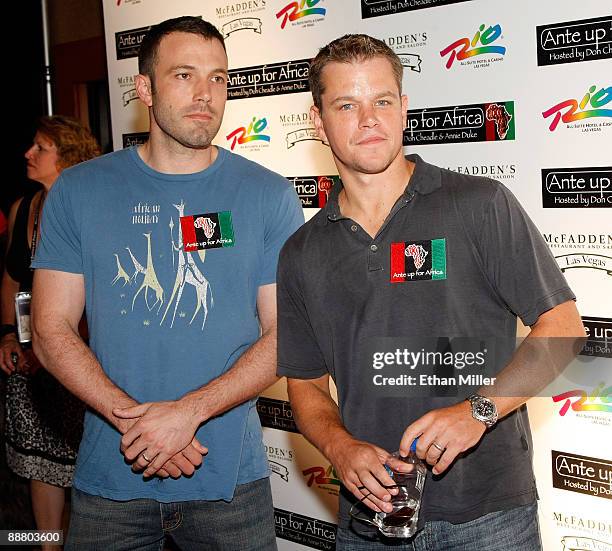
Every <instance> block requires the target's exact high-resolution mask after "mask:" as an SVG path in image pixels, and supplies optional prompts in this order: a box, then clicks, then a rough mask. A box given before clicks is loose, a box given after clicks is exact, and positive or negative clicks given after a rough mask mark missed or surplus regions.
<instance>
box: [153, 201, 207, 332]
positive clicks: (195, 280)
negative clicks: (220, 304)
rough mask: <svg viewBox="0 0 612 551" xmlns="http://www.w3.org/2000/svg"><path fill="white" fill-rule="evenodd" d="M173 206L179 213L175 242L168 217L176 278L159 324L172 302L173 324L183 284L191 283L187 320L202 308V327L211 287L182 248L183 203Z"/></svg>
mask: <svg viewBox="0 0 612 551" xmlns="http://www.w3.org/2000/svg"><path fill="white" fill-rule="evenodd" d="M174 207H175V208H176V209H177V210H178V215H179V224H178V240H177V244H175V243H174V235H173V230H174V220H173V219H172V218H170V224H169V227H170V238H171V240H172V254H173V257H172V262H173V263H174V252H176V253H177V255H178V262H177V268H176V279H175V281H174V288H173V289H172V295H171V296H170V300H169V301H168V304H167V305H166V310H165V312H164V315H163V317H162V320H161V322H160V325H161V324H162V323H164V320H165V319H166V315H167V314H168V311H169V310H170V307H171V306H172V303H173V302H174V310H173V312H172V321H171V322H170V327H173V326H174V319H175V317H176V310H177V308H178V305H179V303H180V301H181V297H182V295H183V291H184V289H185V285H187V284H189V285H192V286H193V287H194V289H195V292H196V301H197V302H196V308H195V311H194V313H193V316H192V317H191V320H190V321H189V324H190V325H191V324H192V323H193V321H194V320H195V318H196V316H197V314H198V312H199V311H200V309H202V314H203V316H202V329H204V325H205V323H206V318H207V317H208V295H209V294H210V306H214V301H213V296H212V289H211V288H210V284H209V283H208V280H207V279H206V278H205V277H204V275H203V274H202V272H201V271H200V269H199V268H198V266H197V264H196V263H195V260H194V259H193V256H192V255H191V253H188V252H186V251H185V250H184V247H183V232H182V229H181V224H180V218H181V217H182V216H184V213H185V203H184V202H183V201H181V203H180V204H179V205H174Z"/></svg>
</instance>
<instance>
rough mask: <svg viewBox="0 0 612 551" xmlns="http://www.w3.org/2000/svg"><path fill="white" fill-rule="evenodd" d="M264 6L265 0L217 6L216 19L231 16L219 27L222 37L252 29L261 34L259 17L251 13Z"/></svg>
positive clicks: (256, 12) (260, 9)
mask: <svg viewBox="0 0 612 551" xmlns="http://www.w3.org/2000/svg"><path fill="white" fill-rule="evenodd" d="M265 8H266V0H248V1H245V2H236V3H234V4H227V5H225V6H217V7H216V8H215V15H216V16H217V18H218V19H220V20H223V19H230V18H231V21H228V22H227V23H223V24H222V25H221V26H220V28H219V30H220V31H221V34H223V38H226V39H227V38H229V37H230V36H231V35H232V34H233V33H235V32H238V31H253V32H254V33H255V34H259V35H261V33H262V26H263V25H262V21H261V19H260V18H259V17H253V15H255V14H259V13H260V12H262V11H264V10H265Z"/></svg>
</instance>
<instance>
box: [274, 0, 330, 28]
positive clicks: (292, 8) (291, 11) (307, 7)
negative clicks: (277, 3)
mask: <svg viewBox="0 0 612 551" xmlns="http://www.w3.org/2000/svg"><path fill="white" fill-rule="evenodd" d="M319 2H321V0H301V1H300V2H291V3H289V4H287V5H286V6H285V7H284V8H283V9H282V10H280V11H279V12H278V13H277V14H276V19H282V21H281V29H284V28H285V26H286V25H287V21H291V22H292V23H294V22H295V21H297V20H298V19H301V18H302V17H308V16H309V15H321V16H325V13H326V11H327V10H326V9H325V8H313V6H316V5H317V4H318V3H319ZM321 19H322V17H321V18H319V19H317V20H315V21H311V22H310V25H312V24H314V23H315V22H317V21H320V20H321ZM310 25H308V26H310Z"/></svg>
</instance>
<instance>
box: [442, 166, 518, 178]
mask: <svg viewBox="0 0 612 551" xmlns="http://www.w3.org/2000/svg"><path fill="white" fill-rule="evenodd" d="M446 168H447V169H448V170H452V171H453V172H457V173H459V174H470V175H472V176H486V177H488V178H495V179H496V180H514V179H515V177H516V171H517V167H516V164H514V163H508V164H498V165H460V166H447V167H446Z"/></svg>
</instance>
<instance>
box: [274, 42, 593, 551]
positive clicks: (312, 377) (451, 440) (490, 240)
mask: <svg viewBox="0 0 612 551" xmlns="http://www.w3.org/2000/svg"><path fill="white" fill-rule="evenodd" d="M401 79H402V66H401V63H400V61H399V59H398V58H397V56H396V55H395V54H394V53H393V52H392V51H391V50H390V49H389V48H388V47H387V46H386V45H385V44H384V43H383V42H381V41H379V40H376V39H373V38H370V37H367V36H365V35H348V36H345V37H342V38H340V39H338V40H335V41H333V42H331V43H330V44H329V45H327V46H325V47H324V48H322V49H321V50H320V52H319V54H318V55H317V56H316V58H315V59H314V61H313V63H312V65H311V69H310V85H311V90H312V93H313V97H314V106H313V107H312V110H311V113H312V116H313V120H314V123H315V126H316V129H317V132H318V134H319V136H320V137H321V139H323V140H324V141H325V142H327V143H329V145H330V147H331V150H332V153H333V156H334V160H335V162H336V166H337V168H338V171H339V174H340V177H341V179H342V186H336V187H334V189H333V190H332V192H331V194H330V199H329V202H328V204H327V205H326V207H325V208H324V209H322V210H321V211H320V212H319V213H318V214H317V215H316V216H315V217H314V218H313V219H312V220H311V221H310V222H308V223H307V224H306V225H304V226H302V228H300V229H299V230H298V231H297V232H296V233H295V234H294V235H293V236H292V237H291V238H290V239H289V241H287V243H286V245H285V247H284V249H283V251H282V252H281V258H280V262H279V267H278V277H277V284H278V287H277V293H278V297H277V299H278V319H279V323H278V324H279V337H278V338H279V345H278V365H279V368H278V374H279V375H286V376H287V377H288V390H289V397H290V400H291V403H292V406H293V411H294V415H295V418H296V421H297V424H298V426H299V428H300V430H301V432H302V433H303V434H304V436H305V437H306V438H307V439H308V440H310V441H311V442H312V443H313V444H314V445H315V446H316V447H317V448H318V449H319V450H321V452H322V453H323V454H324V455H325V456H326V457H327V458H328V459H329V460H330V462H331V463H332V464H333V465H334V467H335V469H336V472H337V473H338V475H339V477H340V478H341V480H342V482H343V490H342V494H341V500H340V515H339V517H340V518H339V529H338V536H337V547H336V548H337V549H338V550H342V549H345V550H347V549H351V550H353V549H363V550H366V549H367V550H374V549H384V548H386V547H387V544H388V542H384V541H382V540H380V539H378V538H377V537H376V535H364V534H361V533H358V532H360V530H359V528H358V527H357V526H356V523H352V524H350V523H349V515H348V510H349V507H350V505H351V504H352V503H355V502H356V501H357V500H362V499H363V500H364V503H365V504H366V505H367V506H368V507H370V509H372V510H374V511H380V510H383V511H389V510H390V505H389V503H388V501H389V500H390V498H391V493H392V492H393V490H387V489H386V488H384V486H387V485H392V483H393V481H392V480H391V478H390V477H389V475H388V474H387V471H386V470H385V468H384V465H385V464H393V459H392V458H390V453H389V452H393V451H394V450H396V449H398V448H399V449H400V450H401V451H402V452H403V454H407V453H408V449H409V447H410V444H411V442H412V441H413V439H415V438H416V437H418V438H419V439H418V444H417V454H418V455H419V456H420V457H421V458H423V459H425V460H426V461H427V463H429V464H430V465H431V466H432V473H431V475H428V481H427V483H426V484H425V494H424V497H423V505H422V516H423V518H424V520H425V525H424V529H423V530H421V531H420V532H418V533H417V535H416V536H415V537H414V538H413V539H411V540H409V543H405V544H404V545H405V546H404V547H403V548H409V549H415V550H425V549H428V550H433V549H453V550H464V549H465V550H466V551H467V550H470V551H471V550H473V549H487V550H488V551H492V550H493V551H495V550H499V551H501V550H502V549H504V550H505V549H517V548H520V549H523V550H531V549H540V546H541V544H540V538H539V532H538V525H537V510H536V505H535V501H536V498H537V494H536V486H535V481H534V476H533V470H532V466H531V434H530V431H529V424H528V419H527V412H526V409H525V406H524V402H525V401H526V400H527V397H528V394H524V395H522V396H521V397H517V393H516V392H508V394H506V395H505V397H501V395H500V394H499V393H496V392H494V391H493V389H492V388H490V387H482V388H478V386H480V385H477V386H476V387H475V389H474V390H475V392H471V393H472V394H473V396H471V399H470V400H466V398H467V397H468V395H467V394H461V389H460V391H459V392H456V389H455V392H453V391H452V390H451V391H450V392H447V393H446V394H445V393H444V392H439V393H436V392H432V393H431V394H432V395H431V396H429V395H425V394H424V393H422V394H419V393H418V392H416V393H415V392H413V393H412V394H411V397H406V396H407V394H408V389H406V394H402V391H401V388H400V390H399V392H398V389H397V388H391V387H390V388H389V389H388V391H386V390H385V389H384V388H383V389H382V390H381V389H374V390H373V387H374V386H376V385H375V384H373V382H372V381H373V378H372V366H373V364H372V350H376V349H377V348H376V347H377V346H378V347H379V349H380V351H381V352H382V351H384V350H383V348H380V347H383V345H384V343H386V342H390V339H389V338H391V337H394V338H408V337H410V338H411V339H413V341H414V339H421V342H426V340H427V339H428V338H430V337H434V338H438V337H445V338H456V337H477V338H478V339H480V340H482V341H484V342H490V341H491V340H496V342H497V349H496V351H495V355H494V356H495V358H496V361H495V362H494V364H495V366H498V369H497V370H496V371H495V373H494V374H495V375H499V377H500V379H501V380H503V379H504V374H505V375H506V380H507V381H510V382H512V378H513V377H512V376H513V373H514V372H516V371H517V370H521V369H523V371H522V373H529V368H530V367H531V368H533V365H532V366H530V365H529V361H526V360H525V357H524V356H525V353H524V352H523V353H521V350H523V351H524V350H525V348H524V347H521V348H519V351H518V352H517V353H516V354H515V353H514V339H515V336H516V316H519V317H520V318H521V319H522V321H523V323H525V324H526V325H529V326H531V329H532V331H531V334H530V336H529V337H528V338H527V339H526V341H525V342H526V343H528V342H529V341H531V342H532V343H534V342H536V341H537V339H535V338H534V337H552V336H555V337H574V336H582V335H583V334H584V329H583V327H582V324H581V321H580V317H579V315H578V312H577V310H576V307H575V304H574V299H575V297H574V295H573V293H572V291H571V290H570V289H569V287H568V286H567V283H566V281H565V279H564V277H563V276H562V274H561V273H560V271H559V269H558V268H557V266H556V264H555V261H554V259H553V257H552V256H551V254H550V252H549V251H548V248H547V246H546V244H545V243H544V242H543V240H542V238H541V236H540V234H539V232H538V230H537V229H536V227H535V226H534V225H533V223H532V222H531V220H530V219H529V217H528V216H527V214H526V213H525V211H524V210H523V209H522V208H521V207H520V205H519V204H518V202H517V201H516V199H515V198H514V196H513V195H512V194H511V193H510V192H509V191H508V190H507V189H506V188H505V187H504V186H502V185H501V184H500V183H498V182H495V181H493V180H489V179H485V178H475V177H471V176H465V175H459V174H455V173H453V172H450V171H447V170H444V169H440V168H438V167H435V166H433V165H430V164H428V163H426V162H424V161H423V160H422V159H421V158H420V157H419V156H417V155H409V156H408V157H406V158H404V156H403V153H402V131H403V128H404V124H405V121H406V110H407V98H406V96H403V95H401ZM568 340H569V339H568ZM372 347H374V348H372ZM364 358H365V361H364ZM368 358H369V360H368ZM368 361H369V371H366V369H367V367H368V366H367V364H368ZM532 363H533V362H532ZM504 366H505V367H504ZM454 367H457V366H456V365H454V366H451V369H452V368H454ZM502 368H503V373H502V374H501V375H500V373H499V371H500V370H501V369H502ZM536 369H540V368H539V367H537V366H536ZM525 370H527V371H525ZM330 375H331V377H332V378H333V380H334V382H335V384H336V386H337V389H338V399H339V407H338V406H336V404H335V402H334V401H333V400H332V398H331V396H330V390H329V376H330ZM514 378H515V379H516V377H514ZM379 380H380V379H379ZM481 384H482V383H481ZM452 394H454V396H452ZM485 395H487V396H488V397H485ZM357 524H358V523H357Z"/></svg>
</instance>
